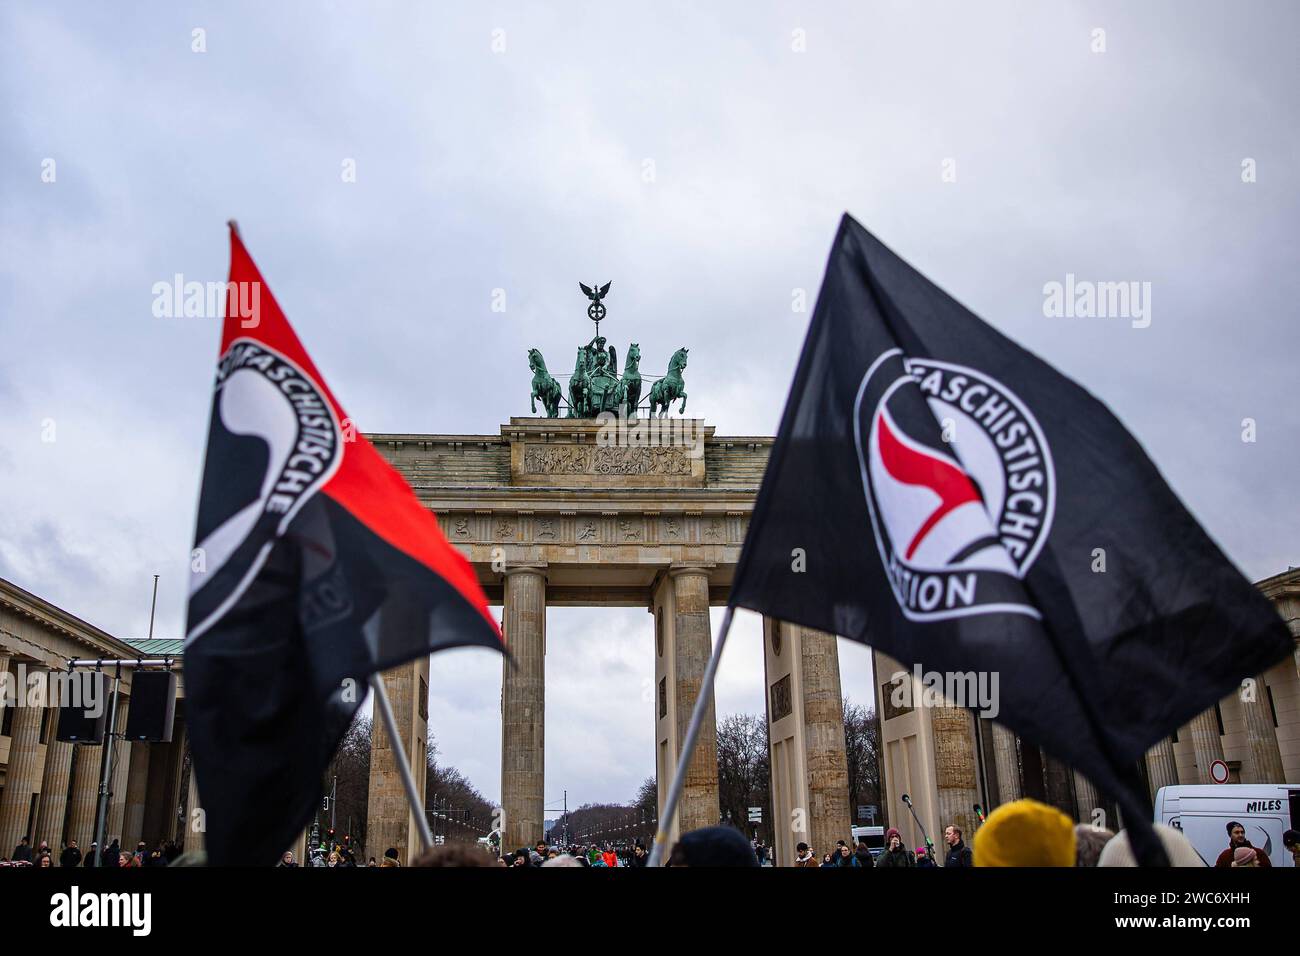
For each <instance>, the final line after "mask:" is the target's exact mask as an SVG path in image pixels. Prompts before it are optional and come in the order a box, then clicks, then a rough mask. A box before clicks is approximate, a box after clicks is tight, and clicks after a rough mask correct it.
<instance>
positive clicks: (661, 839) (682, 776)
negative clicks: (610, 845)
mask: <svg viewBox="0 0 1300 956" xmlns="http://www.w3.org/2000/svg"><path fill="white" fill-rule="evenodd" d="M731 610H732V608H731V605H730V604H728V605H727V609H726V611H724V612H723V615H722V627H721V628H719V630H718V643H717V644H715V645H714V646H713V656H712V657H710V658H709V666H708V667H706V668H705V669H704V680H703V682H702V683H701V684H700V696H699V697H697V698H695V710H693V711H692V712H691V722H690V724H689V725H688V726H687V728H686V739H685V740H683V741H682V752H681V755H680V756H678V758H677V773H676V774H674V775H673V784H672V786H671V787H669V788H668V799H667V800H665V801H664V809H663V812H662V813H660V814H659V829H658V830H657V831H656V832H655V845H654V849H653V850H651V851H650V860H649V862H648V863H647V864H646V865H647V866H661V865H662V864H663V857H664V845H665V844H666V843H667V842H668V831H669V830H671V829H672V828H673V822H674V821H675V820H676V818H677V804H678V802H679V801H680V800H681V798H682V790H683V789H684V788H685V785H686V767H687V766H688V765H689V764H690V762H691V755H692V754H693V753H694V752H695V744H696V743H697V742H698V741H699V738H700V728H701V727H703V726H704V715H705V713H707V712H708V709H709V704H711V703H712V702H713V682H714V680H715V678H717V676H718V661H720V660H721V659H722V649H723V648H724V647H725V646H726V644H727V632H729V631H730V630H731Z"/></svg>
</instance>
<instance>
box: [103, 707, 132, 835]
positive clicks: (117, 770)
mask: <svg viewBox="0 0 1300 956" xmlns="http://www.w3.org/2000/svg"><path fill="white" fill-rule="evenodd" d="M130 704H131V699H130V698H129V697H125V696H123V697H119V698H118V701H117V721H116V722H115V725H114V728H113V733H114V734H115V735H116V736H114V737H113V775H112V776H111V777H110V778H109V780H108V789H109V798H108V826H107V827H106V828H105V829H104V839H105V840H107V841H108V842H109V843H112V842H113V841H114V840H117V841H118V845H119V846H121V847H122V849H124V850H126V849H135V847H134V846H131V847H128V846H127V845H126V843H125V841H123V840H122V820H123V817H124V816H125V815H126V780H127V776H128V774H129V772H130V768H131V745H130V744H129V743H127V742H126V741H125V740H123V739H122V735H123V734H125V733H126V712H127V708H128V707H129V706H130Z"/></svg>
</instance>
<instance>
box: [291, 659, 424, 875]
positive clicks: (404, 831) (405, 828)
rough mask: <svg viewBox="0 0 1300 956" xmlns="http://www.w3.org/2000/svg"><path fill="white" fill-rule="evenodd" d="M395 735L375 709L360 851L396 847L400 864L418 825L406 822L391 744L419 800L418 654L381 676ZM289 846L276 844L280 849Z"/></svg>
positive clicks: (407, 857) (412, 848)
mask: <svg viewBox="0 0 1300 956" xmlns="http://www.w3.org/2000/svg"><path fill="white" fill-rule="evenodd" d="M383 679H384V687H385V689H386V690H387V691H388V700H389V703H390V704H391V705H392V708H393V720H394V721H395V722H396V723H397V729H398V733H399V734H401V735H402V739H401V740H397V741H393V740H390V739H389V736H388V731H387V729H385V727H384V722H383V720H382V719H381V718H380V716H379V714H378V713H376V714H375V716H374V720H373V722H372V724H371V727H370V798H369V805H368V809H367V814H366V854H367V855H368V856H373V857H374V858H375V859H381V858H382V857H383V855H384V851H385V850H387V849H388V848H389V847H392V848H394V849H396V850H397V854H398V859H400V860H401V863H402V865H403V866H406V865H407V864H408V863H410V861H411V857H412V856H414V855H415V854H416V853H418V852H419V847H420V836H419V829H418V827H416V826H413V825H412V817H411V805H410V802H409V801H408V800H407V798H406V788H405V787H403V786H402V777H401V773H400V771H399V770H398V769H397V754H398V753H399V751H398V750H397V749H396V748H401V751H400V752H404V753H405V754H406V759H407V761H408V763H410V765H411V773H412V774H413V775H414V776H415V786H416V790H417V791H418V795H419V797H420V803H421V808H422V809H423V803H424V788H425V786H426V785H427V781H428V778H429V771H428V739H427V728H428V700H427V694H428V691H429V658H428V657H427V656H421V657H419V658H416V659H415V660H414V661H411V662H410V663H409V664H403V665H401V666H400V667H395V668H393V669H392V670H390V671H385V672H384V675H383ZM287 849H289V847H287V846H285V847H281V852H283V851H284V850H287Z"/></svg>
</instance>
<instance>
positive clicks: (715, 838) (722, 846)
mask: <svg viewBox="0 0 1300 956" xmlns="http://www.w3.org/2000/svg"><path fill="white" fill-rule="evenodd" d="M668 865H669V866H697V867H698V866H758V857H756V856H754V849H753V847H751V846H750V845H749V841H748V840H746V839H745V835H744V834H743V833H741V832H740V831H739V830H736V829H734V828H733V827H724V826H715V827H700V828H699V829H698V830H691V831H690V832H689V833H684V834H682V838H681V839H680V840H678V841H677V845H676V846H675V847H673V852H672V854H671V855H670V856H669V857H668Z"/></svg>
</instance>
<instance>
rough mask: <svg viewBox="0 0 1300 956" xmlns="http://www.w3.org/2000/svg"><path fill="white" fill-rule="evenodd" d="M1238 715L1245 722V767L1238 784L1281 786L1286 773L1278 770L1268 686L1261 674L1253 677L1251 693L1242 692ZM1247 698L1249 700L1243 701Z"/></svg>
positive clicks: (1280, 755)
mask: <svg viewBox="0 0 1300 956" xmlns="http://www.w3.org/2000/svg"><path fill="white" fill-rule="evenodd" d="M1239 696H1240V698H1241V712H1242V715H1243V716H1244V717H1245V719H1246V756H1247V759H1246V766H1245V767H1244V768H1243V770H1244V773H1243V774H1242V780H1241V782H1242V783H1285V782H1286V771H1285V770H1284V769H1283V767H1282V752H1281V751H1280V750H1279V749H1278V745H1277V728H1275V727H1274V726H1273V716H1272V714H1271V713H1270V712H1269V707H1268V704H1267V700H1268V685H1267V684H1265V683H1264V675H1263V674H1260V675H1259V676H1258V677H1256V678H1255V687H1254V693H1253V694H1247V693H1245V688H1243V692H1242V693H1241V694H1240V695H1239ZM1246 697H1250V700H1246Z"/></svg>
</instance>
